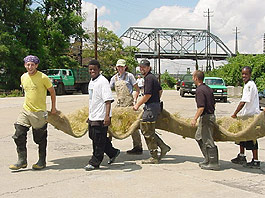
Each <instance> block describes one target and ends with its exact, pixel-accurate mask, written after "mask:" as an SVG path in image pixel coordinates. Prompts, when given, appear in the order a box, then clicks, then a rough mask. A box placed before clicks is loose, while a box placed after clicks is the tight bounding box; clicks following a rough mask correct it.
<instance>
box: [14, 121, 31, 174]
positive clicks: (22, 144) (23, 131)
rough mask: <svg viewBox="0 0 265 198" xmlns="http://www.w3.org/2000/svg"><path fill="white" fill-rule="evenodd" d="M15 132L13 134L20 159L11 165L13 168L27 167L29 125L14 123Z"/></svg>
mask: <svg viewBox="0 0 265 198" xmlns="http://www.w3.org/2000/svg"><path fill="white" fill-rule="evenodd" d="M14 126H15V134H14V135H13V136H12V138H13V139H14V141H15V143H16V146H17V154H18V161H17V162H16V163H15V164H12V165H10V166H9V168H10V169H11V170H19V169H21V168H26V167H27V147H26V144H27V132H28V130H29V128H28V127H25V126H22V125H19V124H14Z"/></svg>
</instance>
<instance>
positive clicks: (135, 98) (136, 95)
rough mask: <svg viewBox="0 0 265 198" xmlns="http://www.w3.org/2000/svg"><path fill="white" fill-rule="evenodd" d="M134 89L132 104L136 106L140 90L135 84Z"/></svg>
mask: <svg viewBox="0 0 265 198" xmlns="http://www.w3.org/2000/svg"><path fill="white" fill-rule="evenodd" d="M133 87H134V88H135V90H136V91H135V94H134V97H133V98H134V104H136V102H137V98H138V96H139V93H140V88H139V87H138V85H137V83H136V84H135V85H134V86H133Z"/></svg>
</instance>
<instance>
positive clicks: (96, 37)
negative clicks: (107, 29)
mask: <svg viewBox="0 0 265 198" xmlns="http://www.w3.org/2000/svg"><path fill="white" fill-rule="evenodd" d="M97 15H98V10H97V8H96V9H95V59H96V60H97V59H98V20H97V18H98V16H97Z"/></svg>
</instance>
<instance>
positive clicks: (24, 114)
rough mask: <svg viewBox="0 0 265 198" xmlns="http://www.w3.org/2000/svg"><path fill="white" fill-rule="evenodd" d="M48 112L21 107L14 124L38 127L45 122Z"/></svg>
mask: <svg viewBox="0 0 265 198" xmlns="http://www.w3.org/2000/svg"><path fill="white" fill-rule="evenodd" d="M47 116H48V113H47V112H46V111H39V112H30V111H26V110H25V109H23V110H22V111H21V112H20V113H19V115H18V118H17V121H16V124H19V125H22V126H25V127H28V128H30V127H32V128H33V129H40V128H42V127H43V126H44V125H45V124H47V121H46V119H47Z"/></svg>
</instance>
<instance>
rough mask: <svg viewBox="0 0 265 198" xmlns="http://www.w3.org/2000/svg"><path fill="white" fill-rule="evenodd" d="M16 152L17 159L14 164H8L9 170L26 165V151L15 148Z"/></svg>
mask: <svg viewBox="0 0 265 198" xmlns="http://www.w3.org/2000/svg"><path fill="white" fill-rule="evenodd" d="M17 153H18V161H17V163H15V164H12V165H10V166H9V169H11V170H19V169H21V168H26V167H27V165H28V164H27V151H19V150H17Z"/></svg>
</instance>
